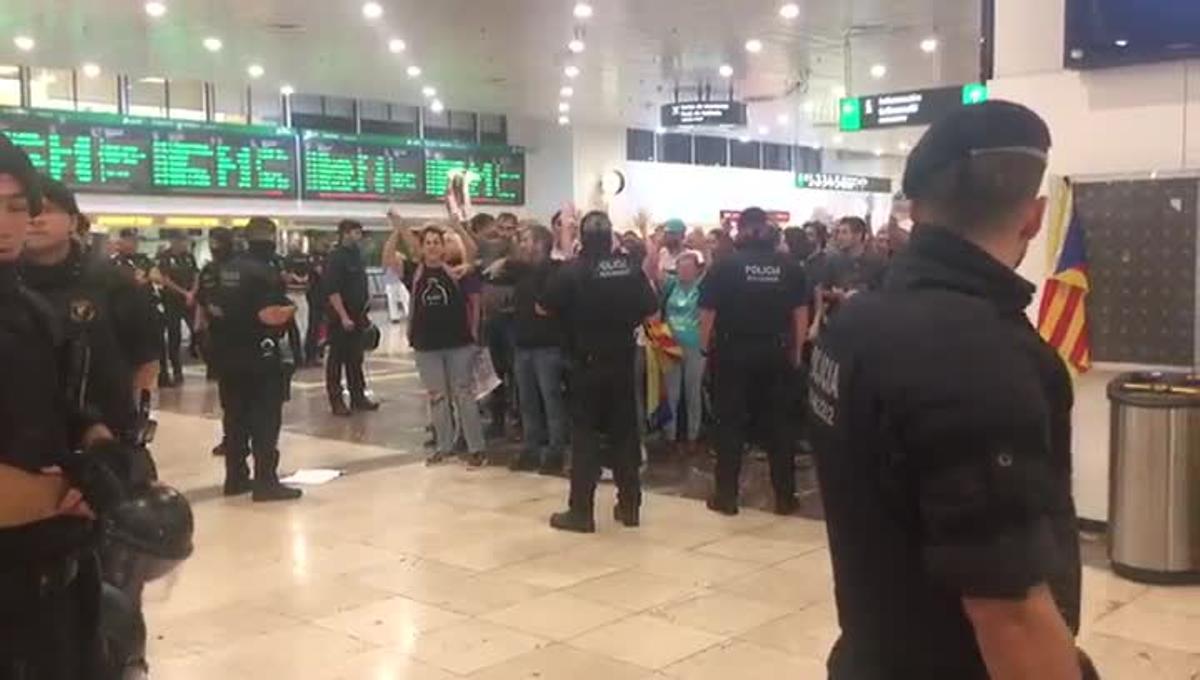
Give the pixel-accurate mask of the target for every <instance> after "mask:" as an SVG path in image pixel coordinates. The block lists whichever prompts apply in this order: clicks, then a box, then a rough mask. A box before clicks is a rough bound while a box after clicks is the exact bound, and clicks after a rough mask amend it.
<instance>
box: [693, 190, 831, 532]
mask: <svg viewBox="0 0 1200 680" xmlns="http://www.w3.org/2000/svg"><path fill="white" fill-rule="evenodd" d="M738 241H739V243H738V248H737V250H736V251H735V252H734V253H733V254H731V255H729V256H728V257H726V258H724V259H722V260H721V261H720V262H718V263H717V264H716V266H714V267H713V270H712V271H711V272H709V273H708V275H707V276H706V277H705V278H704V281H703V282H702V283H701V284H700V342H701V346H702V347H706V348H708V351H710V352H712V353H713V354H715V359H716V362H715V377H714V380H715V387H714V392H715V394H714V398H715V400H716V413H717V445H716V449H717V467H716V489H715V491H714V493H713V496H712V497H711V498H710V499H709V501H708V507H709V509H710V510H713V511H715V512H719V513H721V514H725V515H736V514H737V512H738V479H739V477H740V475H741V467H742V454H743V452H744V449H745V445H746V428H747V425H748V424H749V422H750V415H751V413H750V407H751V405H753V406H756V407H757V408H758V409H764V410H765V412H761V411H760V413H758V416H759V417H758V418H756V419H755V422H756V423H757V424H758V425H759V426H760V427H762V428H764V429H765V432H763V433H761V434H762V436H763V437H764V441H765V442H766V446H767V455H768V461H769V463H770V467H771V485H772V487H774V490H775V512H777V513H779V514H781V515H790V514H792V513H793V512H795V511H796V506H797V501H796V474H795V460H794V458H793V455H792V451H791V448H790V446H789V445H788V441H787V440H788V429H787V427H786V422H787V419H788V417H789V416H788V414H787V412H786V410H787V404H788V402H789V392H790V389H791V388H790V382H789V376H790V374H791V373H792V370H793V369H794V368H796V367H798V366H799V365H800V354H801V352H802V348H803V343H804V339H805V338H806V337H807V335H808V306H809V298H808V285H807V284H806V283H805V279H804V272H803V270H801V269H800V267H799V266H798V265H797V264H796V263H795V262H794V261H793V260H792V259H791V258H789V257H788V256H787V255H784V254H782V253H779V252H776V250H775V248H774V233H773V229H772V227H771V224H770V222H769V221H768V219H767V214H766V213H765V212H763V211H762V210H761V209H759V208H749V209H747V210H745V211H743V212H742V215H741V218H740V219H739V221H738Z"/></svg>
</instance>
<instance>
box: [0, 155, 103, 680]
mask: <svg viewBox="0 0 1200 680" xmlns="http://www.w3.org/2000/svg"><path fill="white" fill-rule="evenodd" d="M40 210H41V195H40V192H39V190H38V182H37V176H36V174H35V173H34V170H33V166H32V165H31V164H30V162H29V158H28V157H27V156H26V155H25V154H24V152H22V151H20V150H18V149H17V148H16V147H14V146H13V145H12V144H11V143H10V142H9V141H8V138H7V137H4V136H3V135H0V376H2V377H0V678H6V679H7V678H19V679H21V680H26V679H28V680H79V679H85V680H90V679H91V678H95V677H97V676H96V673H97V672H98V671H97V669H98V664H99V662H100V648H99V622H98V615H97V612H98V607H99V592H100V579H99V570H98V567H97V564H96V559H95V551H94V549H93V548H92V541H91V537H92V536H93V532H94V528H93V522H92V518H93V517H94V514H93V513H94V512H103V511H107V510H109V509H111V508H112V507H113V506H114V505H115V504H116V503H117V502H118V501H119V490H118V491H114V490H113V486H114V484H115V482H114V483H113V484H107V483H104V482H105V478H103V476H102V475H99V474H98V473H99V472H100V470H99V469H98V468H96V467H95V466H94V465H93V464H94V462H95V461H96V460H97V458H96V457H94V456H93V455H92V454H91V452H89V453H85V454H73V453H71V452H72V451H74V450H78V449H79V448H82V447H87V446H104V445H106V444H107V443H109V442H111V435H110V434H109V433H108V432H107V430H106V429H105V428H104V427H103V426H101V425H99V424H97V422H96V419H95V418H92V417H88V416H87V415H86V414H85V413H84V412H81V411H79V410H77V409H73V408H71V406H70V405H69V404H68V402H67V400H65V399H64V398H63V395H64V393H65V391H66V390H67V384H66V383H67V382H69V381H68V379H67V376H66V375H65V372H64V370H63V368H64V366H65V365H66V361H65V358H64V355H65V345H64V342H63V336H62V335H61V334H60V333H59V332H58V327H57V324H56V323H55V321H56V319H55V315H54V312H53V310H52V309H51V308H50V306H49V304H48V303H47V302H46V301H45V300H43V299H41V298H40V297H38V296H37V295H36V294H35V293H33V292H31V291H30V290H29V289H28V288H26V287H25V286H24V284H22V283H21V281H20V278H19V276H18V270H17V258H18V257H19V256H20V253H21V249H22V244H23V241H24V239H25V235H26V229H27V227H28V225H29V221H30V219H31V216H33V215H36V214H37V213H38V212H40ZM109 479H111V475H110V476H109Z"/></svg>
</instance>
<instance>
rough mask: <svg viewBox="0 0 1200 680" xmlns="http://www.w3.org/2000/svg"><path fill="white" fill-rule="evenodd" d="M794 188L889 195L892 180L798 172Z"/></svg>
mask: <svg viewBox="0 0 1200 680" xmlns="http://www.w3.org/2000/svg"><path fill="white" fill-rule="evenodd" d="M796 187H797V188H799V189H816V190H824V191H854V192H861V193H872V194H890V193H891V192H892V180H890V179H888V178H887V177H866V176H863V175H841V174H837V173H831V172H798V173H796Z"/></svg>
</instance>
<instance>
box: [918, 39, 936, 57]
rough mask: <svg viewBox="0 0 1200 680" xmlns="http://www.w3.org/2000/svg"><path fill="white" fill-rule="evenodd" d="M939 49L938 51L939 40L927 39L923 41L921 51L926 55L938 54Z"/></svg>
mask: <svg viewBox="0 0 1200 680" xmlns="http://www.w3.org/2000/svg"><path fill="white" fill-rule="evenodd" d="M937 49H938V39H937V38H926V39H924V40H922V41H921V51H922V52H924V53H925V54H933V53H934V52H937Z"/></svg>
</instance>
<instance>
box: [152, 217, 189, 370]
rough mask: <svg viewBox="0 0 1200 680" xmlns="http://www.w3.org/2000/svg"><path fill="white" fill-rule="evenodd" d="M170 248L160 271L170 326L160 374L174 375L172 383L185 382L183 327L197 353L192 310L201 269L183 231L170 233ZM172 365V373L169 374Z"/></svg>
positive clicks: (165, 320)
mask: <svg viewBox="0 0 1200 680" xmlns="http://www.w3.org/2000/svg"><path fill="white" fill-rule="evenodd" d="M169 238H170V246H168V248H167V250H166V251H164V252H163V253H162V254H161V255H159V256H158V271H159V272H160V273H161V274H162V287H163V290H162V299H163V312H164V314H163V323H164V324H165V325H166V331H167V333H166V344H165V345H164V350H165V351H164V352H163V353H162V358H161V361H160V363H159V374H160V375H170V376H171V378H170V383H171V384H172V385H173V386H178V385H180V384H182V383H183V361H182V357H180V345H181V343H182V332H181V329H180V325H181V324H184V325H186V326H187V328H188V335H189V336H190V337H192V349H193V351H194V350H195V330H194V329H193V326H192V318H193V317H192V310H193V309H194V308H195V304H196V289H197V288H196V287H197V285H198V277H197V274H198V273H199V268H198V267H197V266H196V258H195V257H194V256H193V255H192V250H191V245H192V244H191V242H189V241H188V238H187V234H186V233H185V232H183V231H173V232H171V234H170V237H169ZM168 364H170V369H171V373H168V372H167V369H168Z"/></svg>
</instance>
